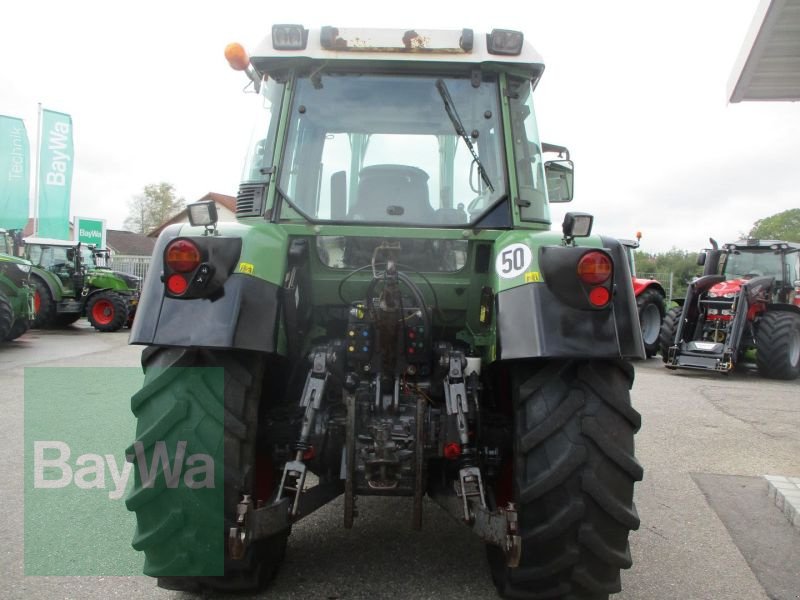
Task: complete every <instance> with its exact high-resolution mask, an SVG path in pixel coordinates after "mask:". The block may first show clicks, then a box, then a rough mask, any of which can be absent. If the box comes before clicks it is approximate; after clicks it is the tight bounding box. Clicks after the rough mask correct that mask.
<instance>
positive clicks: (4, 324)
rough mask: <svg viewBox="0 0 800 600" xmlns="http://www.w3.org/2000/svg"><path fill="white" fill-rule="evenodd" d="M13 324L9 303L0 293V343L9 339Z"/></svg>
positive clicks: (12, 312) (12, 314)
mask: <svg viewBox="0 0 800 600" xmlns="http://www.w3.org/2000/svg"><path fill="white" fill-rule="evenodd" d="M13 324H14V311H13V309H12V308H11V302H9V301H8V298H6V295H5V294H4V293H3V292H2V291H0V342H4V341H6V340H8V339H9V336H10V335H11V330H12V328H13Z"/></svg>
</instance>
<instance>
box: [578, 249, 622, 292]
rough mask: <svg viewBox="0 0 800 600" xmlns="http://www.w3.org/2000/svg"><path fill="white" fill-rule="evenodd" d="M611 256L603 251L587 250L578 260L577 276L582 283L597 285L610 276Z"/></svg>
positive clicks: (611, 268) (611, 267)
mask: <svg viewBox="0 0 800 600" xmlns="http://www.w3.org/2000/svg"><path fill="white" fill-rule="evenodd" d="M613 268H614V266H613V264H612V262H611V258H609V256H608V254H606V253H605V252H597V251H593V252H587V253H586V254H584V255H583V256H582V257H581V259H580V260H579V261H578V277H580V279H581V281H582V282H583V283H586V284H589V285H599V284H601V283H603V282H605V281H607V280H608V278H609V277H611V272H612V271H613Z"/></svg>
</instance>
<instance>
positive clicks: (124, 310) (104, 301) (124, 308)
mask: <svg viewBox="0 0 800 600" xmlns="http://www.w3.org/2000/svg"><path fill="white" fill-rule="evenodd" d="M86 318H87V319H88V321H89V323H91V324H92V327H94V328H95V329H97V331H106V332H107V331H118V330H119V329H121V328H122V326H123V325H125V322H126V321H127V320H128V303H127V302H126V301H125V298H123V297H122V296H120V295H119V294H117V293H116V292H99V293H97V294H95V295H94V296H92V297H91V298H89V301H88V302H87V303H86Z"/></svg>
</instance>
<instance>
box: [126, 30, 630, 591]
mask: <svg viewBox="0 0 800 600" xmlns="http://www.w3.org/2000/svg"><path fill="white" fill-rule="evenodd" d="M226 56H227V58H228V60H229V62H230V63H231V66H233V67H234V68H236V69H239V70H242V71H244V72H245V74H246V75H247V76H248V77H249V78H250V80H251V82H252V85H253V87H254V88H255V91H257V92H258V95H256V94H253V99H254V103H255V104H256V105H257V108H258V116H257V118H256V122H255V127H254V130H253V138H252V140H253V141H252V143H251V145H250V153H249V158H248V160H247V162H246V166H245V170H244V177H243V181H242V182H241V185H240V187H239V192H238V196H237V207H236V213H237V222H217V216H216V211H215V207H214V204H213V203H208V202H201V203H195V204H193V205H190V206H189V217H190V223H189V224H174V225H170V226H169V227H167V228H166V229H165V230H164V231H163V232H162V234H161V235H160V237H159V239H158V242H157V244H156V247H155V250H154V254H153V260H152V264H151V268H150V271H149V272H150V274H151V275H150V276H149V277H147V279H146V281H145V284H144V287H143V290H142V299H141V303H142V308H141V309H140V311H139V316H138V317H137V319H136V321H135V322H134V324H133V327H132V329H131V337H130V340H131V343H134V344H142V345H145V346H147V348H146V349H145V350H144V352H143V354H142V363H143V367H144V372H145V382H144V387H143V388H142V389H141V391H139V392H138V393H137V394H136V395H135V396H134V398H133V399H132V409H133V412H134V414H135V415H136V417H137V419H138V424H137V433H136V440H135V442H134V445H133V447H134V448H136V449H137V452H136V456H135V457H134V456H133V454H132V453H131V459H132V460H134V462H135V463H137V465H138V466H134V474H135V484H134V487H133V490H132V492H131V495H130V496H129V497H128V499H127V501H126V503H127V506H128V508H129V509H130V510H132V511H135V513H136V519H137V530H136V535H135V537H134V540H133V546H134V548H136V549H138V550H141V551H143V552H144V555H145V562H144V572H145V573H146V574H148V575H151V576H154V577H157V578H158V583H159V585H161V586H162V587H166V588H170V589H182V590H193V591H202V590H206V589H209V590H244V589H251V588H256V587H259V586H261V585H264V584H265V583H266V582H267V581H268V580H269V579H270V577H271V576H272V575H273V574H274V573H275V571H276V569H277V568H278V566H279V564H280V562H281V560H282V559H283V556H284V551H285V548H286V544H287V538H288V536H289V532H290V530H291V528H292V527H293V526H294V525H296V524H297V523H298V522H299V521H300V520H302V519H304V518H305V517H307V516H308V515H309V514H311V513H312V512H313V511H314V510H316V509H317V508H319V507H320V506H322V505H324V504H326V503H328V502H330V501H331V500H333V499H335V498H337V497H342V504H341V506H342V507H343V508H342V510H343V515H342V518H343V524H344V527H345V528H351V527H358V526H359V523H358V519H357V506H356V504H357V501H358V499H359V498H361V497H364V496H390V497H402V498H407V499H408V513H407V515H405V518H406V519H407V523H408V526H410V527H413V528H417V529H419V528H421V527H422V522H423V506H424V504H423V498H424V497H425V496H426V495H427V496H428V497H430V498H431V499H432V500H433V501H435V502H437V503H438V504H439V505H441V506H442V507H443V509H444V510H445V511H446V512H448V513H449V514H451V515H452V516H453V517H455V518H456V519H457V520H458V521H459V522H461V523H463V524H464V525H465V526H466V527H469V528H470V529H471V530H472V531H473V532H474V533H475V534H476V535H477V536H478V537H479V538H480V539H482V540H483V541H484V542H485V543H486V546H487V552H488V562H489V569H490V571H491V576H492V578H493V580H494V583H495V585H496V587H497V589H498V591H499V593H500V594H501V595H503V596H506V597H512V598H563V599H565V598H578V599H585V600H588V599H590V598H591V599H593V600H596V599H599V598H607V597H608V595H609V594H611V593H614V592H618V591H619V590H620V569H623V568H628V567H630V566H631V555H630V552H629V546H628V534H629V531H630V530H633V529H637V528H638V526H639V517H638V515H637V512H636V508H635V506H634V502H633V490H634V482H636V481H639V480H640V479H641V478H642V467H641V466H640V465H639V463H638V462H637V460H636V458H635V456H634V433H635V432H636V431H637V430H638V429H639V426H640V416H639V414H638V412H637V411H636V410H635V409H634V408H633V407H632V406H631V398H630V392H629V390H630V387H631V384H632V382H633V375H634V373H633V368H632V366H631V364H630V362H629V360H630V359H641V358H644V346H643V342H642V334H641V329H640V326H639V318H638V314H637V307H636V299H635V297H634V293H633V287H632V284H631V273H630V270H629V268H628V263H627V259H626V254H625V249H624V248H623V246H622V245H621V244H620V243H619V241H617V240H616V239H613V238H610V237H603V236H600V235H593V234H592V233H591V229H592V217H591V215H588V214H585V213H568V214H567V216H566V218H565V219H564V223H563V226H562V231H561V232H553V231H550V229H551V220H550V212H549V203H550V202H566V201H569V200H571V198H572V189H573V176H572V175H573V163H572V161H571V160H569V153H568V152H567V150H566V148H563V147H559V146H554V145H548V144H543V143H542V142H541V141H540V139H539V136H538V133H537V124H536V118H535V114H534V105H533V94H532V92H533V90H534V89H535V87H536V85H537V83H538V82H539V78H540V76H541V75H542V71H543V69H544V64H543V62H542V59H541V57H540V56H539V54H537V53H536V52H535V50H534V49H533V48H532V47H530V46H529V45H528V44H527V43H525V42H524V41H523V34H522V33H521V32H517V31H510V30H493V31H492V32H491V33H489V34H478V33H477V32H474V31H473V30H471V29H463V30H458V31H427V30H426V31H423V30H417V31H401V30H367V29H344V28H333V27H323V28H321V29H305V28H303V27H301V26H298V25H275V26H273V27H272V32H271V35H268V36H267V37H266V39H265V40H264V42H263V43H262V44H261V45H259V46H258V48H257V49H256V51H255V52H254V53H253V57H252V59H250V57H249V56H248V55H247V53H246V52H245V51H244V49H243V48H242V47H241V46H239V45H236V44H235V45H231V46H229V47H228V48H227V49H226ZM154 274H158V275H159V276H155V275H154ZM215 372H216V373H219V372H222V373H224V385H218V384H216V383H215V379H214V377H215V375H214V373H215ZM221 448H224V459H220V460H221V461H222V462H223V464H218V463H215V465H216V466H215V469H216V470H215V471H214V472H213V473H211V474H212V475H213V474H216V478H213V477H212V478H211V480H213V481H215V482H216V484H217V485H218V486H219V488H220V494H221V501H220V504H219V513H217V512H215V510H216V509H215V508H214V506H216V505H215V504H213V501H212V500H213V499H211V497H209V496H207V495H203V494H204V493H205V492H208V490H207V489H196V488H197V487H198V482H197V481H195V479H193V475H192V473H190V472H187V473H186V475H185V476H184V477H183V478H181V477H180V473H176V470H177V468H176V469H170V476H169V478H168V477H167V466H170V465H173V466H174V465H180V464H182V461H183V459H184V456H188V455H189V453H190V452H195V453H196V454H193V455H191V457H190V459H189V460H187V463H186V464H189V463H190V462H193V461H195V460H198V459H197V458H196V457H198V456H206V457H208V456H211V454H213V451H214V449H217V450H219V449H221ZM159 461H161V464H163V465H164V468H163V469H162V468H161V467H158V468H157V469H156V468H154V469H153V470H152V472H151V473H150V474H149V475H148V474H147V469H148V468H149V465H156V466H157V465H158V464H159ZM197 468H200V467H198V466H197V464H195V466H193V467H192V469H193V470H194V469H197ZM162 473H163V474H164V477H161V474H162ZM312 475H313V476H312ZM208 482H209V479H208V476H207V477H206V481H204V482H200V483H204V484H208ZM199 487H203V486H202V485H200V486H199ZM205 487H209V486H208V485H205ZM400 516H403V515H400ZM215 519H216V520H215ZM207 525H210V526H207ZM365 525H366V524H365ZM320 543H323V544H324V543H325V541H324V540H320ZM388 551H389V550H387V552H388ZM331 552H335V549H333V548H332V549H331ZM213 557H216V558H217V559H219V560H221V567H220V568H217V567H215V566H214V565H215V564H216V563H214V561H213V560H212V558H213ZM220 557H221V558H220ZM398 566H399V568H403V566H402V563H398ZM442 568H446V562H445V559H443V563H442ZM409 576H413V574H411V573H409Z"/></svg>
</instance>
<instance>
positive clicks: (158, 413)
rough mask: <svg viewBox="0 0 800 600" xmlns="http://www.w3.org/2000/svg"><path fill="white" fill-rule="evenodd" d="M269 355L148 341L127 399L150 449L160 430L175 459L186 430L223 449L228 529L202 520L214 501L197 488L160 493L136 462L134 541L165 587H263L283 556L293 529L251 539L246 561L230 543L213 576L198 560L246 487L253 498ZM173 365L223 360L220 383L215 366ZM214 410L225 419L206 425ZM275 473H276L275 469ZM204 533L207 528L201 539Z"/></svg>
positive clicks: (199, 442) (148, 570)
mask: <svg viewBox="0 0 800 600" xmlns="http://www.w3.org/2000/svg"><path fill="white" fill-rule="evenodd" d="M266 360H268V359H265V358H264V356H263V355H261V354H258V353H245V352H233V351H197V350H186V349H182V348H160V347H149V348H147V349H145V351H144V352H143V353H142V366H143V367H144V371H145V383H144V386H143V388H142V389H141V390H140V391H139V392H138V393H137V394H136V395H134V396H133V398H132V399H131V408H132V410H133V412H134V414H135V415H136V417H137V426H136V437H137V440H142V439H147V440H148V442H147V443H148V448H146V449H145V454H146V455H147V456H148V457H149V456H150V455H151V453H152V448H153V445H154V443H155V440H154V438H153V435H152V432H154V431H158V436H159V438H161V439H163V440H164V441H165V442H166V448H167V452H168V453H169V461H170V463H171V462H172V461H173V460H174V454H175V452H176V442H177V441H178V440H187V437H188V438H190V439H189V440H188V444H187V448H189V447H198V446H199V447H201V448H202V447H216V448H220V447H222V448H224V467H223V468H224V477H223V478H222V481H224V490H223V494H224V501H223V506H224V531H218V532H215V531H213V528H208V527H205V528H204V527H202V522H203V520H204V519H206V518H207V517H206V512H207V510H208V507H207V506H198V504H199V503H200V502H201V501H199V500H198V498H197V495H196V494H195V493H194V490H190V489H188V488H186V487H185V486H180V485H179V486H178V487H177V488H176V489H174V490H170V494H163V493H162V494H155V495H154V494H152V493H151V492H152V489H148V488H146V487H143V486H142V481H141V477H140V476H139V474H138V471H137V467H136V465H134V473H135V475H134V488H133V491H132V492H131V494H130V496H129V497H128V499H127V500H126V505H127V507H128V509H129V510H132V511H134V512H135V513H136V520H137V529H136V535H135V537H134V540H133V547H134V548H135V549H137V550H141V551H143V552H144V554H145V565H144V573H145V574H146V575H150V576H153V577H157V578H158V585H159V587H162V588H166V589H170V590H180V591H186V592H193V593H199V592H205V591H211V592H215V591H216V592H241V591H248V590H258V589H261V588H263V587H265V586H266V585H267V583H269V581H270V580H271V579H272V578H273V577H274V576H275V574H276V573H277V570H278V568H279V566H280V564H281V563H282V562H283V558H284V555H285V552H286V543H287V539H288V536H289V533H290V529H287V530H285V531H283V532H281V533H278V534H275V535H273V536H271V537H268V538H266V539H263V540H258V541H255V542H252V543H251V544H250V545H249V546H248V547H247V549H246V552H245V555H244V557H243V558H242V559H240V560H232V559H230V558H229V557H228V555H227V551H226V554H225V560H224V575H221V576H208V575H207V571H206V570H204V569H203V568H202V567H201V565H202V562H203V556H204V555H203V551H204V550H203V548H204V546H205V547H206V548H207V547H209V544H214V543H218V542H219V541H220V540H222V539H225V540H227V537H228V532H229V530H230V528H231V527H233V526H234V525H235V522H236V514H237V505H238V503H239V502H240V501H241V499H242V498H243V495H244V494H251V495H253V498H254V499H255V498H257V496H256V495H255V492H256V487H257V483H258V482H256V481H255V479H256V475H254V472H255V471H256V465H255V459H256V438H257V423H258V411H259V403H260V398H261V393H262V383H263V381H262V380H263V378H264V377H263V374H264V371H265V362H266ZM173 367H217V368H222V369H223V370H224V387H220V386H219V385H218V382H219V380H218V379H215V378H213V376H209V375H208V373H209V369H194V368H192V369H186V368H173ZM210 377H211V378H210ZM209 407H210V408H211V409H212V410H211V411H210V412H209V410H208V408H209ZM216 412H222V413H223V414H224V418H223V419H222V420H223V421H224V423H223V424H222V425H223V426H221V427H220V426H218V425H214V426H211V427H209V424H211V423H215V422H216V419H217V418H218V415H214V414H212V413H216ZM193 436H194V439H191V438H192V437H193ZM271 464H272V463H271V462H270V465H271ZM272 480H273V482H274V481H279V479H277V475H276V474H275V473H272ZM166 515H168V516H169V517H170V518H165V516H166ZM209 529H212V531H208V530H209ZM198 532H205V533H198ZM203 535H206V536H210V537H209V539H198V537H202V536H203ZM206 555H207V551H206Z"/></svg>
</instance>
